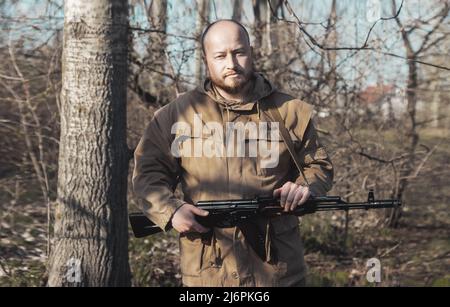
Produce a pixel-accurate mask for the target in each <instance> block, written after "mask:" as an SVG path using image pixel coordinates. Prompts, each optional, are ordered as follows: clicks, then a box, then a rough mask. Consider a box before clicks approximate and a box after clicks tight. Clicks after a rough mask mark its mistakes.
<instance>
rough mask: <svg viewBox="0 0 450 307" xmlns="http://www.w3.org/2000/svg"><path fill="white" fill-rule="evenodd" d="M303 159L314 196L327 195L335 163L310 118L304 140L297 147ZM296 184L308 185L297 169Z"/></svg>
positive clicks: (306, 175) (331, 182) (304, 168)
mask: <svg viewBox="0 0 450 307" xmlns="http://www.w3.org/2000/svg"><path fill="white" fill-rule="evenodd" d="M296 151H297V153H298V154H299V156H300V161H303V172H304V174H305V177H306V179H307V180H308V183H309V187H310V191H311V193H312V195H313V196H325V195H326V193H327V192H328V191H329V190H331V187H332V185H333V164H332V163H331V160H330V158H329V157H328V154H327V152H326V150H325V148H324V147H323V146H322V144H321V143H320V141H319V137H318V135H317V131H316V129H315V127H314V124H313V121H312V120H311V119H310V120H309V122H308V125H307V126H306V130H305V133H304V134H303V141H302V142H301V144H300V146H299V148H296ZM297 174H298V176H297V179H296V180H295V183H296V184H301V185H306V182H305V180H304V178H303V176H302V175H301V174H299V173H298V171H297Z"/></svg>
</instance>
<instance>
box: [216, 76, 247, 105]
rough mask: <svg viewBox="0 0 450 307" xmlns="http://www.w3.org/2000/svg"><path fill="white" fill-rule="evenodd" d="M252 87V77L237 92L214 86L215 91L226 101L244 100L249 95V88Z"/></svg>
mask: <svg viewBox="0 0 450 307" xmlns="http://www.w3.org/2000/svg"><path fill="white" fill-rule="evenodd" d="M252 88H253V79H250V80H249V82H247V84H246V85H245V86H244V87H243V88H242V90H241V91H239V93H236V94H230V93H228V92H226V91H224V90H223V89H221V88H219V87H217V86H215V89H216V91H217V92H218V93H219V94H220V96H222V97H223V98H224V99H225V100H227V101H237V102H245V101H247V100H248V98H249V97H250V95H251V90H252Z"/></svg>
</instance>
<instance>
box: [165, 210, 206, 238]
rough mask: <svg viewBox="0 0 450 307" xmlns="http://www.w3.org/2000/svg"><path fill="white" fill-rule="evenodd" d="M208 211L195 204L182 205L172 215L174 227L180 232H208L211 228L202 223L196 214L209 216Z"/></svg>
mask: <svg viewBox="0 0 450 307" xmlns="http://www.w3.org/2000/svg"><path fill="white" fill-rule="evenodd" d="M208 214H209V212H208V211H205V210H202V209H200V208H197V207H196V206H194V205H190V204H187V203H186V204H184V205H182V206H181V207H180V208H179V209H178V210H177V211H176V212H175V214H174V215H173V217H172V227H173V228H175V230H176V231H178V232H179V233H183V232H200V233H205V232H208V231H209V229H208V228H205V227H203V226H202V225H200V224H199V223H198V222H197V221H196V220H195V216H196V215H199V216H207V215H208Z"/></svg>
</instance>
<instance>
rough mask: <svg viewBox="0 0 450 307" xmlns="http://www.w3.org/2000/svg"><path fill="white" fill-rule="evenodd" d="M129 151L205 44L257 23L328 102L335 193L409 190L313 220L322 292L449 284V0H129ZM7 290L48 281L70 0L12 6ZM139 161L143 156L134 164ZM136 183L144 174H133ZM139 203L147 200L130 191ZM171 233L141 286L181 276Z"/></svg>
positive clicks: (315, 95)
mask: <svg viewBox="0 0 450 307" xmlns="http://www.w3.org/2000/svg"><path fill="white" fill-rule="evenodd" d="M129 4H130V6H129V9H130V13H129V16H130V17H129V29H130V31H129V33H130V35H129V61H128V63H129V75H128V84H127V86H128V94H127V95H128V101H127V112H128V115H127V121H128V124H127V125H128V126H127V135H128V146H129V147H130V148H134V147H135V146H136V145H137V142H138V140H139V138H140V136H141V135H142V133H143V130H144V127H145V126H146V124H147V123H148V122H149V120H150V119H151V118H152V116H153V113H154V111H155V110H157V109H158V108H160V107H161V106H163V105H165V104H167V103H168V102H170V101H171V100H173V99H174V98H176V97H177V96H178V95H180V94H182V93H183V92H185V91H187V90H190V89H193V88H194V87H195V86H196V85H197V84H199V83H200V82H201V80H202V79H203V78H204V77H205V67H204V64H203V62H202V59H201V52H200V46H199V44H198V38H199V35H200V34H201V31H202V29H203V28H204V27H205V26H206V25H207V24H208V23H209V22H212V21H215V20H217V19H220V18H233V19H235V20H238V21H240V22H241V23H243V24H244V25H245V26H246V28H247V29H248V31H249V33H250V35H251V40H252V45H253V46H254V50H255V61H256V62H255V66H256V69H257V71H260V72H262V73H264V74H265V75H266V76H267V77H268V79H269V80H271V81H272V82H273V83H274V84H275V85H276V86H277V87H278V88H279V89H281V90H283V91H285V92H287V93H290V94H291V95H293V96H295V97H298V98H300V99H303V100H305V101H307V102H309V103H311V104H313V105H314V106H315V122H316V125H317V127H318V130H319V133H320V137H321V139H322V141H323V142H324V143H325V145H326V147H327V149H328V152H329V154H330V156H331V159H332V161H333V163H334V166H335V183H334V188H333V190H332V191H331V192H330V193H329V194H330V195H341V196H343V197H344V198H345V199H347V200H350V201H357V200H365V199H366V198H367V192H368V191H369V189H374V190H375V195H376V197H377V198H400V199H401V200H402V201H403V204H404V206H403V208H402V209H401V210H399V209H398V210H386V211H384V210H383V211H381V210H379V212H353V211H352V212H350V213H320V214H315V215H313V216H307V217H304V218H302V220H301V231H302V237H303V239H304V244H305V250H306V261H307V264H308V266H309V275H308V284H309V285H314V286H372V285H374V284H370V283H369V282H368V281H367V280H366V272H367V269H368V268H367V267H366V261H367V260H368V259H370V258H373V257H376V258H378V259H380V261H381V266H382V281H381V283H379V284H378V285H382V286H397V285H398V286H419V285H425V286H449V285H450V254H449V253H450V241H449V238H450V227H449V226H450V217H449V210H448V209H449V203H450V187H449V179H448V178H449V176H450V167H449V164H450V142H449V141H450V130H449V129H450V120H449V116H450V78H449V77H450V55H449V49H450V18H449V9H450V3H449V1H448V0H427V1H425V0H409V1H405V2H402V1H399V0H363V1H361V0H339V1H337V0H315V1H308V0H290V1H281V0H278V1H276V0H271V1H263V0H261V1H257V0H233V1H228V0H189V1H181V0H153V1H152V0H141V1H138V0H136V1H132V0H130V1H129ZM0 24H1V31H0V56H1V61H0V106H1V108H0V144H1V146H0V286H19V285H24V286H39V285H43V284H45V274H46V273H45V271H46V263H47V253H48V248H49V244H50V242H51V235H52V231H53V214H54V212H53V211H54V210H53V207H52V203H53V202H54V200H55V198H56V182H57V171H58V148H59V131H60V124H59V121H60V117H59V116H60V96H59V95H60V91H61V73H62V72H61V55H62V47H63V26H64V3H63V1H62V0H39V1H37V0H36V1H35V0H21V1H20V0H0ZM132 168H133V163H132V162H131V163H130V172H129V174H130V175H129V176H131V171H132ZM129 182H130V180H129ZM128 204H129V210H130V211H135V210H137V207H136V199H135V198H134V196H133V194H132V191H131V186H130V184H129V190H128ZM177 244H178V240H177V236H176V234H175V233H174V232H173V231H172V232H170V233H168V234H158V235H155V236H152V237H148V238H147V239H134V238H131V232H130V242H129V257H130V265H131V269H132V274H133V280H132V282H133V285H135V286H177V285H180V282H181V276H180V275H179V259H178V245H177Z"/></svg>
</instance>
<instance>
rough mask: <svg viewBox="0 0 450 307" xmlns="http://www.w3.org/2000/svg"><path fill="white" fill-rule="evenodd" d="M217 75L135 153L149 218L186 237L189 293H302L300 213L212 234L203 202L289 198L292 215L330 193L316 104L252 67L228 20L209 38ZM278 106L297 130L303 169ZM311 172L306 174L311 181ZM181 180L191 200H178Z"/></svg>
mask: <svg viewBox="0 0 450 307" xmlns="http://www.w3.org/2000/svg"><path fill="white" fill-rule="evenodd" d="M201 43H202V50H203V56H204V61H205V64H206V66H207V71H208V77H207V78H206V80H205V81H204V82H203V84H201V85H200V86H199V87H197V88H196V89H194V90H192V91H189V92H187V93H186V94H184V95H182V96H180V97H178V98H177V99H176V100H175V101H173V102H171V103H169V104H168V105H166V106H164V107H163V108H161V109H160V110H158V112H157V113H156V114H155V116H154V118H153V119H152V121H151V122H150V123H149V125H148V126H147V128H146V130H145V132H144V135H143V137H142V138H141V140H140V142H139V144H138V146H137V148H136V151H135V168H134V172H133V188H134V191H135V193H136V195H137V196H138V198H139V199H140V202H141V203H140V204H141V207H142V210H143V212H144V213H145V214H146V216H147V217H148V218H149V219H150V220H152V221H153V222H154V223H155V224H157V225H158V226H159V227H161V228H162V229H164V230H166V231H167V230H169V229H170V228H171V227H173V228H174V229H175V230H176V231H177V232H179V233H180V260H181V262H180V266H181V273H182V282H183V285H185V286H299V285H304V283H305V275H306V268H305V264H304V260H303V246H302V242H301V239H300V234H299V226H298V218H297V217H296V216H294V215H289V214H285V215H281V216H277V217H263V216H257V217H255V218H254V219H252V220H251V221H248V222H246V223H241V224H240V225H239V226H238V227H230V228H216V227H214V228H212V229H208V228H206V227H204V226H202V225H201V224H199V223H198V222H197V220H196V218H195V217H196V216H207V215H208V212H207V211H204V210H201V209H199V208H197V207H196V206H195V204H196V203H197V202H198V201H201V200H225V199H244V198H253V197H255V195H258V196H268V195H271V196H273V197H277V198H280V204H281V206H282V207H283V208H284V209H283V210H284V211H285V212H286V213H289V212H290V211H292V210H294V209H295V208H296V207H297V206H301V205H302V204H303V203H304V202H305V201H306V200H307V199H308V197H310V195H313V196H322V195H325V194H326V192H327V191H329V190H330V189H331V185H332V180H333V166H332V164H331V161H330V159H329V157H328V155H327V153H326V151H325V148H324V147H323V146H322V145H321V143H320V142H319V139H318V136H317V133H316V130H315V128H314V125H313V122H312V120H311V115H312V107H311V106H310V105H309V104H307V103H305V102H303V101H300V100H298V99H294V97H292V96H290V95H287V94H285V93H282V92H280V91H278V90H277V89H275V87H274V86H273V85H272V84H271V83H270V82H269V81H268V80H267V79H266V78H265V77H264V76H263V75H262V74H259V73H256V72H255V71H254V69H253V58H252V47H251V45H250V38H249V35H248V32H247V31H246V29H245V28H244V26H242V25H241V24H240V23H238V22H236V21H232V20H219V21H216V22H214V23H212V24H210V25H209V26H208V27H207V28H206V29H205V30H204V32H203V35H202V37H201ZM271 105H272V106H274V107H275V108H276V109H277V111H278V112H279V114H280V117H281V119H282V123H281V124H283V125H284V127H286V129H287V131H288V132H289V137H290V139H291V141H292V143H293V145H294V148H293V151H294V154H295V155H297V158H298V159H299V160H300V161H301V164H302V168H303V169H302V170H300V169H298V168H296V165H295V163H294V161H293V158H292V156H291V155H290V153H289V149H288V147H287V146H288V145H287V144H286V143H285V142H284V141H283V140H282V138H280V134H279V129H280V128H279V123H278V122H276V121H275V120H274V119H273V118H272V116H270V114H269V113H268V108H269V106H271ZM302 171H303V175H302ZM178 183H181V188H182V191H183V198H182V199H179V198H177V197H175V195H174V189H175V188H176V186H177V184H178Z"/></svg>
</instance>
